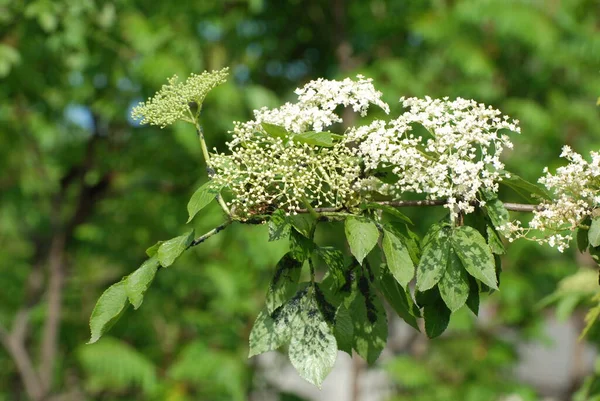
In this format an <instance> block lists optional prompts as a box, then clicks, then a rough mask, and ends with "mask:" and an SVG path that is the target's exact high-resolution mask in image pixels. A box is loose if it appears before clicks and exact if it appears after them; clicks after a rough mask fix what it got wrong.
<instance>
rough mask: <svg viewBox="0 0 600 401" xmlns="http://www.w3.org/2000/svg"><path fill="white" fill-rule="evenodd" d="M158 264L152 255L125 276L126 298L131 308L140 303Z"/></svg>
mask: <svg viewBox="0 0 600 401" xmlns="http://www.w3.org/2000/svg"><path fill="white" fill-rule="evenodd" d="M158 266H159V264H158V258H157V257H156V256H153V257H152V258H150V259H148V260H146V261H145V262H144V263H143V264H142V265H141V266H140V267H139V268H138V269H137V270H136V271H134V272H133V273H131V274H130V275H129V276H128V277H127V280H126V282H127V286H126V291H127V298H128V299H129V302H130V303H131V304H132V305H133V309H137V308H139V307H140V305H141V304H142V302H143V300H144V293H145V292H146V290H147V289H148V287H149V286H150V284H151V283H152V280H154V276H155V275H156V271H157V270H158Z"/></svg>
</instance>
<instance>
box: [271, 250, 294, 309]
mask: <svg viewBox="0 0 600 401" xmlns="http://www.w3.org/2000/svg"><path fill="white" fill-rule="evenodd" d="M301 271H302V262H299V261H298V260H296V259H295V258H294V257H293V254H292V253H291V252H288V253H286V254H285V255H284V256H283V258H281V260H280V261H279V262H278V263H277V266H275V273H274V274H273V279H272V280H271V284H270V285H269V290H268V291H267V300H266V304H267V310H268V311H269V313H273V311H274V310H275V309H277V308H279V307H280V306H281V305H283V304H284V303H285V302H286V301H287V300H288V299H290V298H291V297H292V296H293V295H294V294H295V293H296V290H297V288H298V280H299V279H300V273H301Z"/></svg>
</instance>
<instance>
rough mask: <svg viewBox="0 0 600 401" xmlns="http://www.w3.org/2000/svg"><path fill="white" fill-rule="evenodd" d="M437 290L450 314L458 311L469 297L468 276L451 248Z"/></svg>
mask: <svg viewBox="0 0 600 401" xmlns="http://www.w3.org/2000/svg"><path fill="white" fill-rule="evenodd" d="M438 288H439V290H440V295H441V296H442V299H443V300H444V302H445V303H446V305H447V306H448V308H449V309H450V310H451V311H452V312H454V311H456V310H458V309H460V308H461V307H462V306H463V305H464V304H465V302H466V301H467V298H468V297H469V275H468V274H467V272H466V270H465V268H464V267H463V265H462V263H461V261H460V259H459V257H458V255H457V254H456V252H455V251H454V249H452V247H451V248H450V252H449V255H448V265H447V266H446V272H445V273H444V275H443V276H442V278H441V280H440V282H439V284H438Z"/></svg>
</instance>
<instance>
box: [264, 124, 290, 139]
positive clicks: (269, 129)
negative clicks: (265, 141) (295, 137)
mask: <svg viewBox="0 0 600 401" xmlns="http://www.w3.org/2000/svg"><path fill="white" fill-rule="evenodd" d="M260 125H261V126H262V128H263V129H264V130H265V132H266V133H267V134H268V135H270V136H272V137H273V138H281V139H286V138H287V137H288V136H289V133H288V132H287V130H286V129H285V128H283V127H280V126H279V125H275V124H269V123H261V124H260Z"/></svg>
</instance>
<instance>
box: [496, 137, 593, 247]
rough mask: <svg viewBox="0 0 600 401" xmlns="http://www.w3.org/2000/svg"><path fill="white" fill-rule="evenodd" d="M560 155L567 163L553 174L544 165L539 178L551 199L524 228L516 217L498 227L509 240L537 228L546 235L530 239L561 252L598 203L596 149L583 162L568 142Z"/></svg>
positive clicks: (524, 235)
mask: <svg viewBox="0 0 600 401" xmlns="http://www.w3.org/2000/svg"><path fill="white" fill-rule="evenodd" d="M560 156H561V157H564V158H566V159H567V160H568V161H569V164H567V165H566V166H563V167H559V168H558V169H556V174H552V173H550V172H549V171H548V168H547V167H546V168H545V169H544V173H545V176H543V177H541V178H540V179H539V182H540V183H541V184H543V185H545V186H546V188H548V190H549V191H551V192H552V193H553V194H554V200H553V201H552V202H549V201H545V202H542V203H541V204H540V210H537V211H535V212H534V216H533V218H532V219H531V221H530V222H529V227H528V228H524V227H522V226H521V223H520V222H519V221H515V222H510V223H507V224H505V225H504V226H503V227H502V230H503V232H504V234H505V235H506V236H507V237H509V240H514V239H515V238H526V235H527V234H528V233H529V232H530V231H531V230H538V231H541V232H542V233H544V234H546V236H544V237H542V238H539V237H531V239H533V240H535V241H537V242H538V243H540V244H545V243H546V244H548V245H550V246H552V247H556V248H557V249H558V250H559V251H560V252H563V251H564V250H565V249H566V248H568V247H569V242H570V241H571V240H572V239H573V236H572V234H571V233H572V232H573V231H574V230H575V229H576V228H577V227H578V226H579V225H580V224H581V223H582V221H583V220H584V219H585V218H586V217H588V216H591V214H592V210H593V209H595V208H598V206H600V153H598V152H590V156H591V162H587V161H586V160H585V159H584V158H583V157H582V156H581V155H580V154H578V153H575V152H574V151H573V150H572V149H571V148H570V147H569V146H564V147H563V150H562V153H561V155H560Z"/></svg>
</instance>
